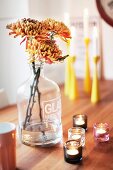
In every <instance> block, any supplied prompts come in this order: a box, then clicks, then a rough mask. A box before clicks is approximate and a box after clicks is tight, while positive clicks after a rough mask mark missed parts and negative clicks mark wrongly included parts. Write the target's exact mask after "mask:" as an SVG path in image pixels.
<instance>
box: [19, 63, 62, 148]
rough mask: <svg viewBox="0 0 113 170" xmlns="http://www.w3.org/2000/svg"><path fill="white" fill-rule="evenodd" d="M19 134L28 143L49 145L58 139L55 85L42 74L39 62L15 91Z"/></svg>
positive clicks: (58, 101)
mask: <svg viewBox="0 0 113 170" xmlns="http://www.w3.org/2000/svg"><path fill="white" fill-rule="evenodd" d="M17 107H18V116H19V135H20V138H21V141H22V143H24V144H26V145H30V146H51V145H55V144H58V143H60V142H61V141H62V123H61V96H60V89H59V87H58V85H57V84H56V83H55V82H54V81H52V80H49V79H48V78H46V77H45V76H44V73H43V64H38V65H32V74H31V76H30V77H29V79H28V80H27V81H26V82H24V83H23V84H22V85H21V86H20V87H19V89H18V92H17Z"/></svg>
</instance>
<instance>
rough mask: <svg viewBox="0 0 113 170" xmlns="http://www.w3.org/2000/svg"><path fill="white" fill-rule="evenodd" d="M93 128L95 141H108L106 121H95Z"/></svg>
mask: <svg viewBox="0 0 113 170" xmlns="http://www.w3.org/2000/svg"><path fill="white" fill-rule="evenodd" d="M93 130H94V138H95V140H96V141H97V142H107V141H109V125H108V124H107V123H95V124H94V126H93Z"/></svg>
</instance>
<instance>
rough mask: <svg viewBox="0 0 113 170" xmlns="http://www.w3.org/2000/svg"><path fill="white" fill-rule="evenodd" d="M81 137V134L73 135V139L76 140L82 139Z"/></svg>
mask: <svg viewBox="0 0 113 170" xmlns="http://www.w3.org/2000/svg"><path fill="white" fill-rule="evenodd" d="M80 138H81V135H79V134H75V135H72V139H74V140H80Z"/></svg>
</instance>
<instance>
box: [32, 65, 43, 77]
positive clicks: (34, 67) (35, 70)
mask: <svg viewBox="0 0 113 170" xmlns="http://www.w3.org/2000/svg"><path fill="white" fill-rule="evenodd" d="M30 69H31V71H32V75H33V76H36V74H39V77H40V76H41V77H44V69H43V63H36V64H35V63H32V64H31V66H30Z"/></svg>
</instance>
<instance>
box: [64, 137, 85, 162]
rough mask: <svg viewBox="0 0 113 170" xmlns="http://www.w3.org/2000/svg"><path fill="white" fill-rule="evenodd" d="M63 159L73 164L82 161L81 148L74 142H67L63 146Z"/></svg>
mask: <svg viewBox="0 0 113 170" xmlns="http://www.w3.org/2000/svg"><path fill="white" fill-rule="evenodd" d="M64 159H65V161H66V162H68V163H71V164H74V163H79V162H80V161H81V160H82V146H81V145H80V144H79V142H77V141H75V140H68V141H67V142H66V143H65V144H64Z"/></svg>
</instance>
